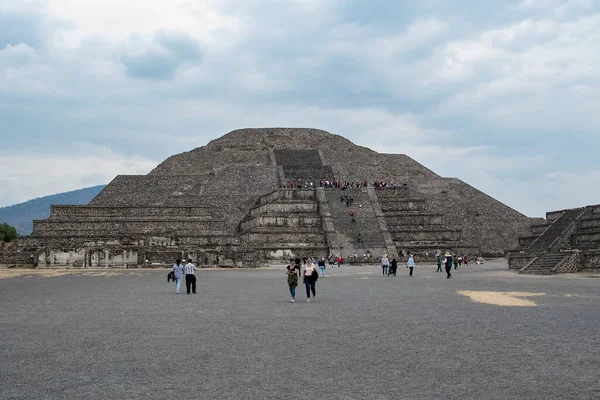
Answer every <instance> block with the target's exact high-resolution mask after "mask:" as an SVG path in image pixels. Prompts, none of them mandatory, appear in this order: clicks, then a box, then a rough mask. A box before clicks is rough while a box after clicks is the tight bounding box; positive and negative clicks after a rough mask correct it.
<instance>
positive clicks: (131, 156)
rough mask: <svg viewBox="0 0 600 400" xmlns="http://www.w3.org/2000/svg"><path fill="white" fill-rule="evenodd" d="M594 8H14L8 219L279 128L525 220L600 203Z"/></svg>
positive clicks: (574, 3)
mask: <svg viewBox="0 0 600 400" xmlns="http://www.w3.org/2000/svg"><path fill="white" fill-rule="evenodd" d="M417 3H418V5H416V4H417ZM457 3H458V4H460V5H459V6H457V5H456V4H457ZM598 3H599V2H598V1H595V0H570V1H568V0H562V1H560V0H556V1H555V0H514V1H510V0H503V1H481V0H461V1H459V2H456V1H441V0H422V1H419V2H416V1H397V0H389V1H377V0H244V1H234V0H222V1H217V0H187V1H180V0H164V1H159V0H47V1H43V0H0V165H1V169H0V171H1V172H0V206H4V205H9V204H14V203H18V202H22V201H25V200H28V199H30V198H34V197H39V196H43V195H47V194H53V193H57V192H62V191H68V190H73V189H78V188H82V187H87V186H92V185H97V184H103V183H108V182H109V181H110V180H111V179H112V178H114V176H116V175H117V174H144V173H147V172H148V171H150V169H152V168H153V167H154V166H155V165H156V164H158V163H159V162H161V161H162V160H163V159H165V158H167V157H168V156H170V155H172V154H175V153H179V152H182V151H188V150H191V149H193V148H196V147H199V146H202V145H205V144H206V143H208V142H209V141H210V140H212V139H214V138H217V137H219V136H222V135H223V134H225V133H227V132H229V131H231V130H233V129H237V128H244V127H268V126H293V127H314V128H320V129H324V130H327V131H329V132H333V133H337V134H340V135H343V136H345V137H347V138H348V139H350V140H352V141H353V142H354V143H356V144H359V145H364V146H368V147H370V148H372V149H374V150H377V151H380V152H389V153H405V154H408V155H409V156H411V157H413V158H415V159H416V160H418V161H419V162H421V163H423V164H424V165H425V166H427V167H429V168H431V169H433V170H434V171H435V172H437V173H439V174H440V175H443V176H447V177H458V178H460V179H462V180H464V181H466V182H467V183H469V184H471V185H473V186H475V187H477V188H479V189H481V190H483V191H485V192H486V193H488V194H490V195H491V196H493V197H495V198H497V199H499V200H500V201H502V202H504V203H506V204H508V205H510V206H512V207H514V208H516V209H517V210H519V211H521V212H523V213H525V214H527V215H529V216H541V215H543V213H544V212H545V211H546V210H551V209H560V208H567V207H574V206H581V205H586V204H595V203H600V154H599V153H600V146H599V145H600V135H599V133H600V130H599V128H600V69H599V67H598V66H599V65H600V5H599V4H598Z"/></svg>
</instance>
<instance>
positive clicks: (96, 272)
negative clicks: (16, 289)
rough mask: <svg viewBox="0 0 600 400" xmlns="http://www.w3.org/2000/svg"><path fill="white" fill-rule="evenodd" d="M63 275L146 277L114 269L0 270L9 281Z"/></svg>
mask: <svg viewBox="0 0 600 400" xmlns="http://www.w3.org/2000/svg"><path fill="white" fill-rule="evenodd" d="M63 275H82V276H104V277H111V276H120V275H136V276H144V275H148V272H145V270H135V271H133V270H115V269H110V270H107V269H18V268H15V269H0V279H10V278H17V277H20V276H24V277H25V278H31V277H35V276H37V277H41V278H54V277H57V276H63Z"/></svg>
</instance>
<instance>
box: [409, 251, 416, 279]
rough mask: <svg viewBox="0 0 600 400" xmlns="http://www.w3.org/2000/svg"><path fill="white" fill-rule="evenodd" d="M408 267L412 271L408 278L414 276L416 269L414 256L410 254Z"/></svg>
mask: <svg viewBox="0 0 600 400" xmlns="http://www.w3.org/2000/svg"><path fill="white" fill-rule="evenodd" d="M407 267H408V268H409V269H410V274H409V275H408V276H412V274H413V268H414V267H415V260H413V256H412V254H409V256H408V264H407Z"/></svg>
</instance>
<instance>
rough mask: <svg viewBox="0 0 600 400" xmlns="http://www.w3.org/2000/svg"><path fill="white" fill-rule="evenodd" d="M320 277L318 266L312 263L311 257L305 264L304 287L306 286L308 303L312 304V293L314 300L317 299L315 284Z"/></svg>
mask: <svg viewBox="0 0 600 400" xmlns="http://www.w3.org/2000/svg"><path fill="white" fill-rule="evenodd" d="M315 275H316V276H319V274H318V273H317V266H316V265H315V263H313V262H312V259H311V258H310V257H307V258H306V263H305V264H304V286H306V302H307V303H310V292H312V295H313V300H315V298H316V297H317V290H316V287H315V284H316V282H317V278H316V277H315Z"/></svg>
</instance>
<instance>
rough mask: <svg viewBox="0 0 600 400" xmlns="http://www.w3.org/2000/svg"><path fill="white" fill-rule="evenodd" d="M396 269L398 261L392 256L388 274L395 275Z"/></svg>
mask: <svg viewBox="0 0 600 400" xmlns="http://www.w3.org/2000/svg"><path fill="white" fill-rule="evenodd" d="M397 269H398V261H396V259H395V258H392V264H391V267H390V274H392V275H393V276H396V270H397Z"/></svg>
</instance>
